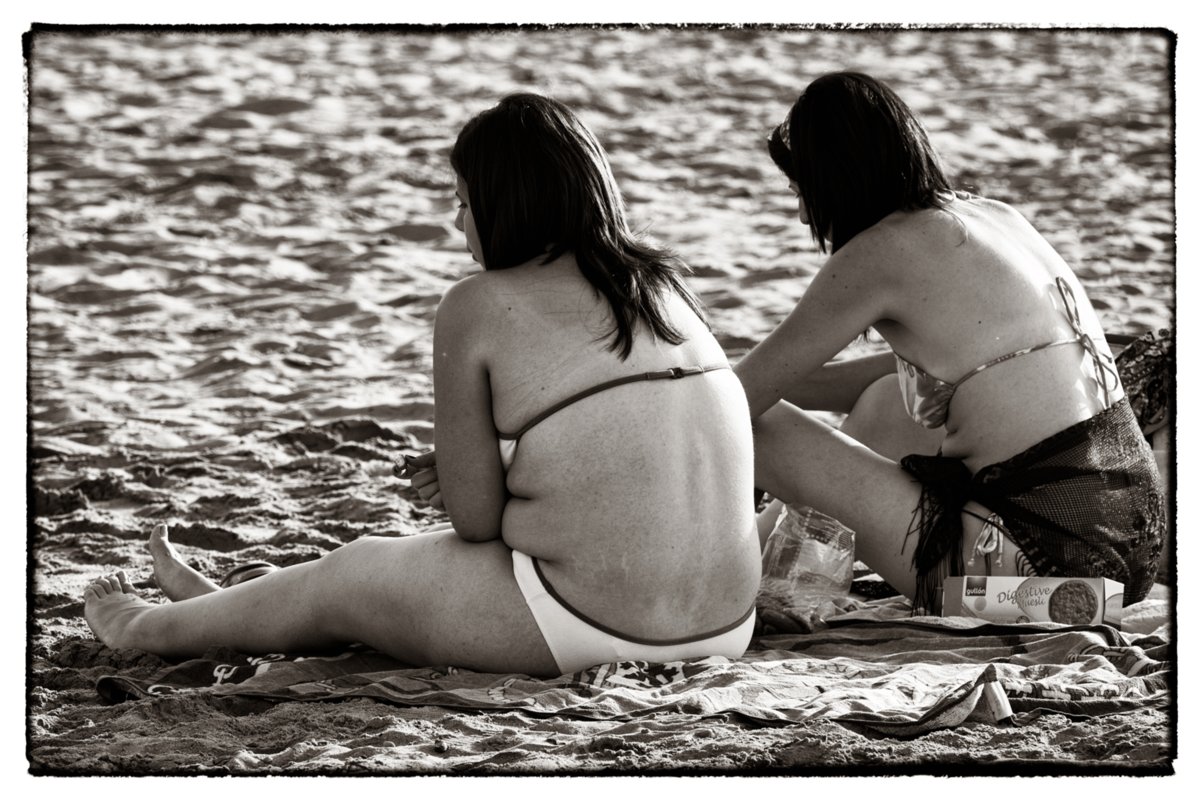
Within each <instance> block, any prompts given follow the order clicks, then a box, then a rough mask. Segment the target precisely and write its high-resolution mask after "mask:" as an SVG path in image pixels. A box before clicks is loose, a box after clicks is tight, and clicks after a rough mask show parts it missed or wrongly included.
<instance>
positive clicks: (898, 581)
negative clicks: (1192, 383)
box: [736, 72, 1165, 609]
mask: <svg viewBox="0 0 1200 797" xmlns="http://www.w3.org/2000/svg"><path fill="white" fill-rule="evenodd" d="M768 149H769V152H770V155H771V157H772V158H773V160H774V161H775V163H776V165H777V166H778V167H779V169H780V170H781V171H782V172H783V174H784V175H785V176H786V177H787V178H788V181H789V186H790V187H791V190H792V191H793V192H794V193H795V195H796V198H797V203H798V208H799V217H800V221H801V223H803V224H805V225H807V226H808V228H809V230H810V231H811V233H812V236H813V238H814V239H815V240H816V242H817V243H818V245H819V247H820V249H821V251H823V252H824V251H826V250H828V251H829V252H830V256H829V259H828V260H827V261H826V263H825V264H824V265H823V266H822V267H821V269H820V271H819V272H818V273H817V275H816V276H815V277H814V278H813V280H812V283H811V285H810V286H809V288H808V289H807V291H806V292H805V294H804V296H803V297H802V298H801V300H800V302H799V304H798V305H797V306H796V308H795V309H794V310H793V311H792V313H791V314H790V315H789V316H788V317H787V318H786V319H785V320H784V321H783V322H782V323H781V324H780V325H779V327H778V328H777V329H775V330H774V331H773V332H772V333H771V334H770V335H769V336H768V337H767V338H766V339H765V340H763V341H762V343H760V344H759V345H758V346H757V347H755V348H754V349H753V350H752V351H751V352H749V353H748V354H747V355H746V357H745V358H744V359H742V361H741V362H740V363H738V365H737V368H736V370H737V373H738V376H739V377H740V378H741V380H742V382H743V384H744V385H745V388H746V393H747V397H748V399H749V403H750V410H751V416H752V417H753V418H754V427H755V459H756V480H757V483H758V485H759V486H760V487H761V488H764V489H765V490H766V491H767V492H768V493H770V494H771V495H773V496H775V497H777V498H779V499H781V500H782V501H784V502H786V503H789V504H791V503H795V504H801V505H809V506H811V507H813V508H815V509H816V510H818V511H821V512H824V513H826V514H828V515H831V516H833V517H835V518H837V519H838V520H840V521H841V522H843V523H844V524H845V525H847V526H849V527H850V528H852V529H854V530H855V532H856V535H857V539H856V544H857V554H858V557H859V558H860V559H862V560H863V561H864V562H866V563H867V564H868V565H870V566H871V567H873V568H874V569H875V570H876V572H878V573H879V574H880V575H882V576H883V577H884V578H885V579H886V580H887V581H888V582H890V583H891V584H892V585H893V586H894V587H895V588H897V589H898V590H900V591H901V592H903V593H904V594H906V595H908V596H909V597H911V598H913V599H914V601H915V604H916V607H917V608H918V609H928V608H930V607H931V605H932V604H933V603H934V599H935V593H936V589H937V588H938V587H939V586H940V584H941V582H942V579H943V578H944V577H945V576H947V575H962V574H964V573H972V574H973V573H979V574H983V573H992V574H996V575H1018V574H1020V575H1043V576H1053V575H1062V576H1106V577H1108V578H1112V579H1115V580H1117V581H1120V582H1122V583H1123V584H1124V585H1125V601H1126V603H1130V602H1133V601H1135V600H1139V599H1140V598H1142V597H1143V596H1144V595H1145V594H1146V592H1147V591H1148V590H1149V588H1150V586H1151V585H1152V583H1153V580H1154V576H1155V570H1156V567H1157V563H1158V561H1159V555H1160V551H1161V547H1162V537H1163V528H1164V523H1165V509H1164V499H1163V487H1162V482H1161V479H1160V477H1159V474H1158V471H1157V469H1156V466H1155V461H1154V459H1153V456H1152V454H1151V451H1150V449H1149V447H1148V445H1147V444H1146V441H1145V439H1144V438H1143V437H1142V434H1141V430H1140V429H1139V427H1138V423H1137V420H1136V419H1135V417H1134V415H1133V413H1132V411H1131V410H1130V406H1129V402H1128V401H1127V400H1126V398H1125V397H1124V391H1123V389H1122V386H1121V383H1120V380H1119V378H1118V376H1117V372H1116V369H1115V367H1114V363H1113V357H1112V354H1111V352H1110V350H1109V348H1108V345H1107V343H1106V341H1105V335H1104V331H1103V330H1102V329H1101V327H1100V323H1099V320H1098V319H1097V317H1096V314H1095V312H1094V310H1093V309H1092V306H1091V304H1090V303H1089V301H1088V299H1087V296H1086V295H1085V294H1084V291H1083V288H1082V287H1081V286H1080V284H1079V281H1078V280H1077V279H1076V278H1075V275H1074V274H1073V273H1072V272H1071V269H1070V267H1069V266H1068V265H1067V263H1066V262H1064V261H1063V259H1062V258H1061V257H1060V256H1059V255H1058V253H1056V252H1055V251H1054V249H1053V248H1052V247H1051V246H1050V244H1049V243H1047V242H1046V240H1045V239H1044V238H1043V237H1042V236H1041V235H1040V234H1039V233H1038V232H1037V231H1036V230H1035V229H1034V228H1033V227H1032V226H1031V225H1030V224H1029V222H1027V221H1026V220H1025V219H1024V218H1022V217H1021V215H1020V214H1019V213H1017V212H1016V211H1015V210H1013V209H1012V208H1011V207H1009V206H1008V205H1005V204H1004V203H1002V202H998V201H995V200H990V199H985V198H982V197H978V196H972V195H969V194H966V193H963V192H959V191H955V190H953V189H952V187H951V185H950V182H949V181H948V180H947V178H946V177H945V175H944V173H943V171H942V168H941V166H940V164H939V162H938V158H937V156H936V155H935V153H934V150H933V148H932V146H931V145H930V142H929V139H928V137H927V135H926V133H925V131H924V129H923V128H922V126H921V124H920V123H919V121H918V120H917V118H916V117H915V116H914V114H913V113H912V112H911V111H910V110H909V108H908V107H907V106H906V105H905V104H904V102H903V101H902V100H901V99H900V98H899V97H898V96H897V95H896V94H895V92H893V91H892V90H891V89H890V88H889V87H888V86H886V85H885V84H883V83H882V82H880V81H878V80H876V79H874V78H872V77H870V76H867V75H863V74H860V73H854V72H842V73H835V74H830V75H826V76H824V77H821V78H819V79H817V80H815V81H813V82H812V84H810V85H809V86H808V87H807V88H806V89H805V91H804V92H803V94H801V95H800V97H799V98H798V99H797V100H796V102H795V103H794V104H793V106H792V108H791V110H790V112H789V114H788V116H787V118H786V119H785V120H784V122H783V123H782V124H780V125H779V126H778V127H777V128H776V129H775V130H774V131H773V133H772V135H771V137H770V139H769V144H768ZM868 328H873V329H874V330H875V331H876V332H877V333H878V334H879V335H880V336H881V337H882V338H883V339H884V340H885V341H886V342H887V343H888V344H889V345H890V347H891V350H892V351H891V352H889V353H886V354H883V355H877V356H873V357H864V358H860V359H849V360H842V361H834V358H835V356H836V355H838V354H839V353H840V352H841V351H842V350H843V349H844V348H845V347H846V346H847V345H848V344H849V343H851V342H852V341H854V340H855V339H856V338H857V337H859V336H860V335H861V334H862V333H863V332H864V331H865V330H867V329H868ZM804 410H832V411H838V412H844V413H848V417H847V418H846V420H845V423H844V424H843V426H842V427H841V430H840V431H836V430H834V429H832V428H830V427H829V426H828V425H826V424H823V423H820V422H818V421H817V420H815V419H813V418H812V417H811V416H809V415H808V414H807V413H806V412H804Z"/></svg>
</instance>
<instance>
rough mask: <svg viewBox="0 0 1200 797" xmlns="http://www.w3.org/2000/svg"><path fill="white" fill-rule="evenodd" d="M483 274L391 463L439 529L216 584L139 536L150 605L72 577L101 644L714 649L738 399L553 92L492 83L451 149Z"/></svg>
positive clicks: (467, 282)
mask: <svg viewBox="0 0 1200 797" xmlns="http://www.w3.org/2000/svg"><path fill="white" fill-rule="evenodd" d="M451 163H452V165H453V167H454V170H455V173H456V176H457V191H456V193H457V196H458V199H459V203H460V205H459V212H458V218H457V220H456V226H457V228H458V229H459V230H461V231H462V232H463V233H464V235H465V236H466V241H467V247H468V249H469V251H470V252H471V254H472V256H473V257H474V259H475V260H476V261H478V262H479V263H480V265H482V266H483V269H484V270H483V271H481V272H478V273H475V274H473V275H471V276H469V277H467V278H466V279H463V280H462V281H460V282H458V283H457V284H455V285H454V286H453V287H452V288H451V289H450V290H449V291H448V292H447V293H446V295H445V297H444V298H443V300H442V303H441V305H440V306H439V308H438V313H437V320H436V323H435V330H434V400H435V434H436V443H437V446H436V454H435V453H432V452H431V453H429V454H427V455H423V456H420V457H414V458H411V459H410V461H409V464H408V468H407V470H406V473H407V475H409V476H411V478H412V479H413V483H414V485H415V486H417V488H418V489H419V491H420V493H421V495H423V496H424V497H426V498H428V499H429V500H430V502H431V503H433V504H434V505H436V506H441V507H444V508H445V510H446V512H447V514H448V515H449V517H450V522H451V524H452V529H447V530H442V531H431V532H427V533H423V534H419V535H415V536H411V537H403V538H399V539H382V538H365V539H361V540H357V541H355V542H352V543H350V544H348V545H346V546H343V547H342V548H340V549H338V550H336V551H333V552H331V553H330V554H328V555H327V556H325V557H322V558H321V559H318V560H316V561H313V562H309V563H306V564H302V565H298V566H294V567H288V568H285V569H282V570H279V571H277V572H273V573H268V574H267V575H264V576H262V577H260V578H256V579H254V580H250V581H246V582H245V583H242V584H238V585H237V586H233V587H230V588H227V589H219V588H218V587H217V586H216V585H214V584H212V583H211V582H207V581H206V580H205V579H202V578H201V577H199V574H197V573H195V571H192V570H191V569H190V568H188V567H187V566H186V565H185V564H184V563H183V562H182V560H180V559H179V558H178V557H176V556H174V555H173V552H172V550H171V548H170V545H169V543H168V542H167V540H166V537H165V531H163V530H159V531H157V532H156V533H155V535H154V537H152V540H151V551H152V553H154V554H155V571H156V576H157V577H158V578H159V583H160V584H161V585H163V587H164V591H166V592H167V594H168V596H169V597H172V598H174V599H175V600H174V602H172V603H168V604H161V605H152V604H148V603H146V602H145V601H143V600H141V599H140V598H138V597H137V596H136V595H134V594H132V592H131V588H130V587H129V586H128V582H127V581H126V580H125V577H124V575H123V574H118V575H114V576H109V577H106V578H103V579H100V580H99V581H97V582H95V583H94V584H93V585H91V586H90V587H89V590H88V595H87V598H86V601H85V608H84V612H85V616H86V618H87V620H88V622H89V624H90V625H91V627H92V629H93V630H94V631H95V633H96V635H97V636H98V637H99V638H100V639H101V641H103V642H105V643H106V644H108V645H110V646H113V647H135V648H142V649H145V650H150V651H153V652H155V653H159V654H162V655H180V654H196V653H200V652H202V651H203V650H205V649H206V648H208V647H211V646H214V645H224V646H228V647H233V648H236V649H240V650H244V651H248V652H269V651H298V650H311V649H313V648H319V647H325V646H328V645H331V644H337V643H344V642H351V641H355V642H363V643H366V644H368V645H370V646H372V647H374V648H377V649H378V650H381V651H383V652H385V653H388V654H390V655H392V656H394V657H396V658H397V659H399V660H401V661H404V662H408V663H411V664H416V665H433V664H439V665H457V666H462V667H469V668H473V669H477V670H485V671H498V672H509V671H516V672H524V673H529V674H534V675H549V674H557V673H561V672H571V671H575V670H579V669H582V668H585V667H588V666H590V665H594V664H598V663H602V662H607V661H618V660H625V659H639V660H648V661H673V660H677V659H680V658H687V657H692V656H709V655H723V656H729V657H736V656H740V655H741V654H742V652H743V651H744V650H745V648H746V646H747V644H748V643H749V639H750V635H751V632H752V629H753V625H754V611H753V603H754V596H755V593H756V590H757V587H758V578H759V555H758V541H757V536H756V534H755V528H754V507H753V481H752V479H753V453H752V450H751V431H750V419H749V414H748V412H747V407H746V399H745V394H744V393H743V391H742V387H741V385H740V383H739V382H738V380H737V378H736V377H735V376H734V375H733V372H732V371H731V370H730V368H729V365H728V362H727V361H726V359H725V355H724V353H723V352H722V350H721V347H720V345H719V344H718V343H717V341H716V339H715V338H714V337H713V336H712V333H711V332H710V330H709V328H708V326H707V324H706V322H705V321H704V318H703V316H702V311H701V308H700V305H699V302H698V301H697V300H696V297H695V296H694V295H693V294H692V293H691V292H690V291H689V290H688V288H687V287H686V285H685V284H684V281H683V271H682V265H681V264H680V263H678V262H677V261H676V260H675V258H673V257H672V256H670V255H669V254H668V253H666V252H664V251H660V250H658V249H655V248H653V247H650V246H648V245H647V244H645V243H643V242H641V241H639V240H638V239H636V238H635V237H634V236H633V235H632V234H631V233H630V230H629V228H628V226H627V223H626V220H625V212H624V207H623V204H622V200H621V196H620V193H619V191H618V189H617V186H616V183H615V182H614V180H613V176H612V172H611V169H610V168H609V165H608V161H607V158H606V156H605V154H604V152H603V150H602V149H601V147H600V144H599V143H598V142H597V140H596V138H595V137H594V136H593V135H592V134H591V132H590V131H589V130H588V129H587V128H586V127H585V126H584V125H583V124H582V123H581V122H580V121H579V119H578V118H577V117H576V116H575V115H574V114H573V113H572V112H571V111H570V110H568V109H567V108H566V107H565V106H563V105H561V104H560V103H558V102H555V101H553V100H550V99H547V98H544V97H540V96H536V95H530V94H521V95H514V96H510V97H507V98H505V99H504V100H502V101H501V102H500V103H499V104H498V105H496V106H495V107H494V108H491V109H489V110H487V111H484V112H483V113H481V114H479V115H478V116H476V117H475V118H474V119H472V120H471V121H470V122H469V123H468V124H467V125H466V126H465V127H464V129H463V130H462V132H461V133H460V135H459V137H458V141H457V143H456V144H455V145H454V149H453V152H452V155H451Z"/></svg>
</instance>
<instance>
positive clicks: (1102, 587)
mask: <svg viewBox="0 0 1200 797" xmlns="http://www.w3.org/2000/svg"><path fill="white" fill-rule="evenodd" d="M1124 600H1125V585H1123V584H1121V583H1120V582H1117V581H1112V580H1111V579H1107V578H1065V577H1040V576H1039V577H1034V578H1025V577H1024V576H952V577H950V578H947V579H946V580H945V582H944V583H943V584H942V616H943V617H979V618H982V619H984V620H988V621H989V622H993V623H1044V622H1052V623H1065V624H1067V625H1097V624H1100V623H1103V624H1106V625H1111V626H1113V627H1114V628H1120V627H1121V605H1122V603H1124Z"/></svg>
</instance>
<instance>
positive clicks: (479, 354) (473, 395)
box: [433, 275, 508, 542]
mask: <svg viewBox="0 0 1200 797" xmlns="http://www.w3.org/2000/svg"><path fill="white" fill-rule="evenodd" d="M478 276H481V275H477V276H476V277H469V278H467V279H465V280H463V281H462V282H459V283H457V284H456V285H454V286H453V287H451V288H450V290H449V291H447V292H446V295H445V296H444V297H443V298H442V302H441V304H440V305H439V306H438V311H437V320H436V321H435V323H434V331H433V392H434V435H435V436H436V443H437V478H438V483H439V484H438V486H439V489H440V492H441V499H442V503H443V505H444V507H445V510H446V513H447V514H448V515H450V522H451V523H452V524H453V526H454V530H455V532H457V533H458V535H459V536H460V537H462V538H463V539H466V540H470V541H472V542H482V541H484V540H492V539H496V538H498V537H499V536H500V530H501V529H500V521H501V518H502V517H503V515H504V506H505V504H506V503H507V501H508V491H507V489H506V488H505V484H504V466H503V464H502V463H501V462H500V452H499V448H498V444H497V438H496V427H495V425H494V423H493V421H492V390H491V383H490V381H489V378H488V367H487V357H486V346H485V343H486V341H487V339H488V329H489V326H490V325H489V321H490V320H491V319H490V313H489V312H488V302H487V292H486V290H485V289H484V287H483V286H482V285H481V281H480V280H478V279H477V277H478Z"/></svg>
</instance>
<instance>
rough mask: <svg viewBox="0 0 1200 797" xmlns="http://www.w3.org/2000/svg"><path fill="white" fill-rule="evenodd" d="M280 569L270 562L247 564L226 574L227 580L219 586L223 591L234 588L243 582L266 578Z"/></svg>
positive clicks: (224, 579)
mask: <svg viewBox="0 0 1200 797" xmlns="http://www.w3.org/2000/svg"><path fill="white" fill-rule="evenodd" d="M278 569H279V568H278V567H276V566H275V565H273V564H271V563H270V562H246V564H244V565H238V566H237V567H235V568H233V569H232V570H230V571H229V572H228V573H226V574H225V578H223V579H221V583H220V584H219V585H218V586H220V587H221V589H225V588H226V587H232V586H235V585H237V584H241V583H242V582H243V581H250V580H251V579H255V578H258V577H259V576H265V575H266V574H267V573H272V572H274V571H276V570H278Z"/></svg>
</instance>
